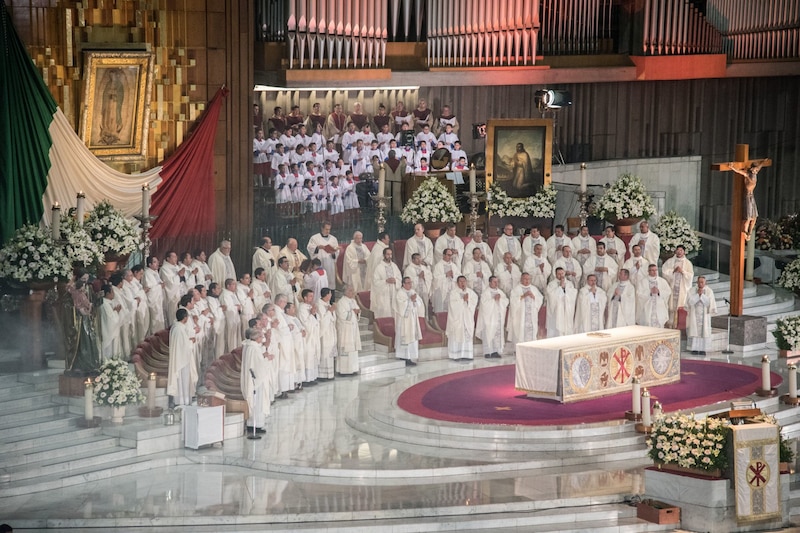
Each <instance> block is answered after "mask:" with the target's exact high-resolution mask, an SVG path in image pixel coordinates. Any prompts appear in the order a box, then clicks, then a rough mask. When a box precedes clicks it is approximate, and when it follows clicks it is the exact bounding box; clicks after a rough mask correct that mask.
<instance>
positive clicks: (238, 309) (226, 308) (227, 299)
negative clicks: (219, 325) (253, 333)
mask: <svg viewBox="0 0 800 533" xmlns="http://www.w3.org/2000/svg"><path fill="white" fill-rule="evenodd" d="M219 302H220V304H221V307H222V312H223V313H224V314H225V353H230V352H231V351H232V350H235V349H236V348H238V347H239V345H240V344H241V343H242V319H241V314H242V303H241V302H240V301H239V297H238V296H237V295H236V280H233V279H227V280H225V288H224V289H223V290H222V293H221V294H220V297H219Z"/></svg>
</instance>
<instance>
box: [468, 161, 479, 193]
mask: <svg viewBox="0 0 800 533" xmlns="http://www.w3.org/2000/svg"><path fill="white" fill-rule="evenodd" d="M475 178H476V176H475V165H474V164H472V165H470V167H469V192H471V193H472V194H475V193H476V192H477V190H478V185H477V182H476V179H475Z"/></svg>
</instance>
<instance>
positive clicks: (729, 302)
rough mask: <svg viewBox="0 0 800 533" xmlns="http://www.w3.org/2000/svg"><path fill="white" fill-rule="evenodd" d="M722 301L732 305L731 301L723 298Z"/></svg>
mask: <svg viewBox="0 0 800 533" xmlns="http://www.w3.org/2000/svg"><path fill="white" fill-rule="evenodd" d="M722 301H723V302H725V303H726V304H728V305H731V301H730V300H728V299H727V298H723V299H722Z"/></svg>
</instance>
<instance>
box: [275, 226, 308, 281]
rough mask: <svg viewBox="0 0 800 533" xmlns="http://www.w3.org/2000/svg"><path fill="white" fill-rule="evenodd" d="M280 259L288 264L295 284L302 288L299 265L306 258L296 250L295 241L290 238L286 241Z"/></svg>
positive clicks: (301, 273)
mask: <svg viewBox="0 0 800 533" xmlns="http://www.w3.org/2000/svg"><path fill="white" fill-rule="evenodd" d="M280 257H285V258H286V260H287V261H288V262H289V271H290V272H291V273H292V274H294V277H295V278H296V279H297V282H298V283H300V286H302V284H303V272H302V271H301V270H300V265H302V264H303V261H305V260H306V259H308V258H307V257H306V256H305V254H303V252H301V251H300V250H299V249H298V248H297V239H295V238H291V237H290V238H289V240H287V241H286V246H284V247H283V248H281V251H280Z"/></svg>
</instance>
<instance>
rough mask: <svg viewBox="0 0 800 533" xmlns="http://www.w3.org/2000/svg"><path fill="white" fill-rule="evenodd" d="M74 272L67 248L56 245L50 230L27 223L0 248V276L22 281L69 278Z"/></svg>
mask: <svg viewBox="0 0 800 533" xmlns="http://www.w3.org/2000/svg"><path fill="white" fill-rule="evenodd" d="M71 275H72V263H70V262H69V259H68V258H67V255H66V254H65V252H64V248H63V247H61V246H56V245H55V243H54V242H53V236H52V234H51V233H50V232H49V231H46V230H44V229H42V228H41V227H39V225H38V224H26V225H24V226H22V227H21V228H19V229H18V230H17V231H16V233H15V234H14V235H13V236H12V237H11V238H10V239H9V240H8V241H6V244H5V245H4V246H3V248H2V249H0V276H2V277H4V278H9V279H12V280H14V281H17V282H19V283H29V282H34V283H36V282H38V283H45V282H52V283H57V282H59V281H67V280H69V279H70V276H71Z"/></svg>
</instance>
